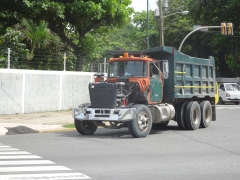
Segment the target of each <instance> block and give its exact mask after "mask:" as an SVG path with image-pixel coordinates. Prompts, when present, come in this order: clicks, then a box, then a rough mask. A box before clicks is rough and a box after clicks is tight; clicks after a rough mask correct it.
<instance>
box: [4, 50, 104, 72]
mask: <svg viewBox="0 0 240 180" xmlns="http://www.w3.org/2000/svg"><path fill="white" fill-rule="evenodd" d="M0 52H2V54H1V53H0V69H31V70H57V71H75V68H74V64H73V62H72V61H71V62H70V61H68V58H67V55H66V53H64V54H63V56H62V57H56V60H55V61H51V62H49V61H46V57H45V56H44V55H38V56H37V59H39V62H38V61H37V62H36V61H35V62H33V61H31V60H27V59H23V60H18V62H17V64H16V61H15V59H13V58H12V57H11V53H13V52H11V49H10V48H7V49H6V48H4V49H3V48H1V46H0ZM107 67H108V64H107V63H106V58H103V61H102V62H101V63H99V62H92V63H88V64H85V66H84V68H82V67H81V69H83V70H82V71H84V72H103V73H106V72H107Z"/></svg>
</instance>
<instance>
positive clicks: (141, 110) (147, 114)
mask: <svg viewBox="0 0 240 180" xmlns="http://www.w3.org/2000/svg"><path fill="white" fill-rule="evenodd" d="M133 108H136V118H135V119H133V120H132V121H129V122H128V130H129V132H130V134H131V135H132V136H133V137H135V138H141V137H146V136H147V135H148V134H149V133H150V131H151V129H152V114H151V111H150V109H149V108H148V107H147V106H145V105H135V106H133Z"/></svg>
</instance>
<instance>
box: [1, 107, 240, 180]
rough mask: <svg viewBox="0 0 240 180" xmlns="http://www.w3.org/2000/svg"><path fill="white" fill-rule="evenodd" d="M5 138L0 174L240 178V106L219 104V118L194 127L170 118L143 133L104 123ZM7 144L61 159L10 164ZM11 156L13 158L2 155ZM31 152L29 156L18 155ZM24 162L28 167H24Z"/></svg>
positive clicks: (133, 179)
mask: <svg viewBox="0 0 240 180" xmlns="http://www.w3.org/2000/svg"><path fill="white" fill-rule="evenodd" d="M0 143H2V144H0V175H1V176H0V179H1V178H3V177H7V176H8V177H9V175H16V174H23V176H24V175H25V174H39V175H38V176H41V175H42V176H43V175H44V176H46V175H45V174H50V173H51V174H53V173H55V174H54V175H55V177H56V179H60V178H59V177H60V176H61V175H59V174H60V173H64V176H65V177H67V175H69V177H70V176H71V177H78V179H84V178H88V177H90V178H92V179H96V180H106V179H109V180H112V179H114V180H118V179H119V180H129V179H131V180H143V179H144V180H145V179H148V180H152V179H153V180H155V179H167V180H168V179H169V180H174V179H178V180H181V179H184V180H185V179H191V180H192V179H193V180H195V179H199V180H202V179H204V180H208V179H209V180H210V179H211V180H212V179H218V180H219V179H220V180H221V179H224V180H225V179H231V180H233V179H240V106H235V105H225V106H217V121H215V122H212V123H211V125H210V127H208V128H206V129H198V130H195V131H184V130H180V129H179V128H178V127H177V124H176V123H175V122H171V123H170V124H169V126H168V127H167V128H165V129H159V130H152V132H151V134H150V135H149V136H147V137H146V138H140V139H135V138H132V137H131V135H129V132H128V130H127V129H126V128H123V129H120V130H109V129H103V128H100V129H98V130H97V131H96V133H95V134H94V135H92V136H82V135H79V134H78V133H77V132H76V131H73V132H64V133H44V134H25V135H10V136H1V137H0ZM5 146H10V147H5ZM4 148H8V149H9V148H17V149H18V150H9V152H21V151H25V152H28V153H31V154H32V155H36V156H38V157H40V158H37V157H35V159H34V157H32V160H47V161H50V162H53V163H56V164H48V165H46V164H44V165H39V163H37V165H13V164H11V165H6V164H4V163H6V161H13V156H15V155H6V154H5V155H4V154H1V152H6V151H7V150H6V149H5V150H4ZM21 155H22V156H23V154H21ZM21 155H19V156H21ZM7 156H10V158H9V159H7V160H6V159H4V158H3V157H7ZM1 158H3V159H1ZM27 158H30V157H26V159H14V161H19V162H20V161H22V160H29V159H27ZM1 163H2V164H1ZM36 166H37V167H36ZM38 166H41V168H42V170H35V171H36V172H35V171H34V169H33V171H32V172H29V171H30V170H29V169H31V167H36V168H39V167H38ZM52 166H54V168H55V169H54V168H53V169H52ZM12 167H15V169H14V170H12V169H11V168H12ZM17 167H20V170H19V169H17ZM23 167H27V169H28V170H25V171H24V170H22V169H24V168H23ZM44 167H45V168H48V171H46V170H44ZM21 168H22V169H21ZM41 168H40V169H41ZM14 171H15V172H14ZM17 171H19V172H17ZM74 173H75V174H74ZM76 173H77V174H76ZM3 175H5V176H3ZM54 175H53V176H54ZM85 175H86V176H85ZM17 176H18V177H21V176H20V175H17ZM25 176H26V175H25ZM62 176H63V174H62ZM46 179H47V178H46ZM66 179H70V178H66Z"/></svg>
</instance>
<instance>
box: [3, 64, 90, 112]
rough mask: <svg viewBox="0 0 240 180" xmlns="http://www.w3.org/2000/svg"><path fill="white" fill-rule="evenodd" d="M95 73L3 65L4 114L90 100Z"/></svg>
mask: <svg viewBox="0 0 240 180" xmlns="http://www.w3.org/2000/svg"><path fill="white" fill-rule="evenodd" d="M93 74H94V73H88V72H67V71H35V70H14V69H10V70H8V69H0V114H16V113H33V112H45V111H56V110H67V109H70V108H73V107H77V106H78V105H79V104H81V103H86V102H90V100H89V94H88V84H89V82H93V78H94V76H93Z"/></svg>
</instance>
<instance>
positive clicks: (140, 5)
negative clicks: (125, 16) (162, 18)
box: [131, 0, 157, 11]
mask: <svg viewBox="0 0 240 180" xmlns="http://www.w3.org/2000/svg"><path fill="white" fill-rule="evenodd" d="M156 2H157V0H148V4H149V10H155V9H156V8H157V4H156ZM131 6H132V7H133V8H134V10H135V11H143V10H145V11H147V0H132V5H131Z"/></svg>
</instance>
